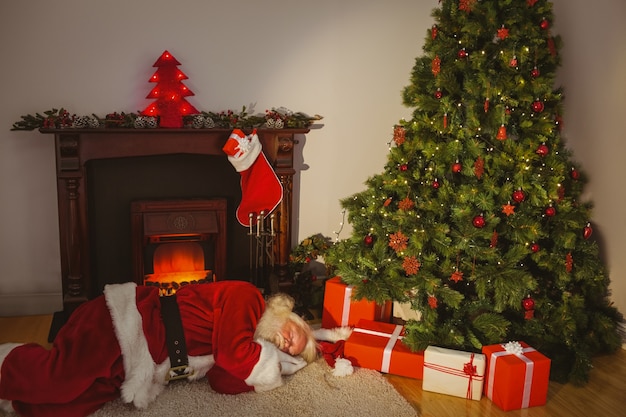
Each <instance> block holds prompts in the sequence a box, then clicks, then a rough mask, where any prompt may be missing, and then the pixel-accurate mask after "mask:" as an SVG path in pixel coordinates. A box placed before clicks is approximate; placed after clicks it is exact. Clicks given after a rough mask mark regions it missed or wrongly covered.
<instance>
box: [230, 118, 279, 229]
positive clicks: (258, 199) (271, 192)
mask: <svg viewBox="0 0 626 417" xmlns="http://www.w3.org/2000/svg"><path fill="white" fill-rule="evenodd" d="M222 150H223V151H224V152H225V153H226V154H227V155H228V160H229V161H230V163H231V164H232V165H233V167H235V169H236V170H237V172H239V173H240V174H241V203H240V204H239V207H238V208H237V213H236V214H237V220H238V221H239V223H241V224H242V225H243V226H248V227H249V226H250V218H251V217H250V215H252V218H254V219H256V217H257V216H258V215H260V214H261V212H264V213H265V217H267V216H268V215H269V214H270V212H272V210H274V209H275V208H276V206H278V204H279V203H280V202H281V200H282V199H283V186H282V185H281V183H280V181H279V180H278V177H277V176H276V173H275V172H274V169H273V168H272V167H271V165H270V164H269V162H268V161H267V158H266V157H265V154H263V150H262V149H261V142H259V137H258V136H257V134H256V129H255V130H254V131H253V132H252V134H250V135H248V136H246V135H245V134H244V133H243V132H242V131H241V130H239V129H235V130H233V132H232V133H231V134H230V137H229V138H228V141H226V144H225V145H224V147H223V148H222Z"/></svg>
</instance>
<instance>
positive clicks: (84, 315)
mask: <svg viewBox="0 0 626 417" xmlns="http://www.w3.org/2000/svg"><path fill="white" fill-rule="evenodd" d="M164 298H168V302H169V304H170V306H169V307H167V309H166V308H165V304H164V305H163V306H162V304H163V302H164V300H163V299H164ZM174 299H175V301H174V304H175V305H174V306H173V311H174V312H173V313H171V312H170V310H169V309H171V308H172V306H171V301H172V300H174ZM292 309H293V299H291V297H289V296H288V295H285V294H277V295H275V296H272V297H271V298H270V299H269V300H268V301H267V305H266V303H265V300H264V298H263V296H262V295H261V293H260V292H259V290H258V289H257V288H256V287H255V286H253V285H252V284H250V283H247V282H243V281H218V282H215V283H210V284H198V285H187V286H184V287H182V288H180V289H179V290H178V291H177V292H176V294H175V296H173V298H172V299H169V297H160V296H159V290H158V288H155V287H147V286H137V285H136V284H135V283H124V284H115V285H108V286H106V287H105V289H104V294H103V295H102V296H100V297H98V298H95V299H93V300H91V301H88V302H86V303H84V304H82V305H81V306H79V307H78V308H77V309H76V310H75V311H74V313H73V314H72V315H71V316H70V318H69V320H68V322H67V323H66V324H65V325H64V326H63V327H62V328H61V330H60V331H59V333H58V334H57V336H56V338H55V340H54V343H53V345H52V347H51V349H46V348H44V347H42V346H39V345H36V344H15V343H13V344H3V345H0V407H2V408H3V409H5V410H14V411H15V412H17V413H18V414H19V415H23V416H65V417H74V416H76V417H78V416H86V415H89V414H91V413H93V412H94V411H95V410H97V409H98V408H100V407H102V406H103V405H104V404H105V403H106V402H108V401H112V400H114V399H116V398H119V397H121V399H122V400H123V401H124V402H126V403H132V404H134V405H135V406H136V407H138V408H145V407H147V406H148V405H149V404H150V403H151V402H152V401H153V400H154V399H155V398H156V397H157V395H158V394H159V393H160V392H161V391H162V390H163V389H164V387H165V386H166V385H167V384H168V383H169V382H170V381H171V380H175V379H187V380H196V379H200V378H202V377H205V376H206V377H207V380H208V382H209V384H210V386H211V387H212V388H213V389H214V390H215V391H217V392H221V393H226V394H237V393H240V392H245V391H257V392H260V391H267V390H271V389H274V388H276V387H278V386H280V385H282V384H283V375H289V374H293V373H295V372H296V371H298V370H300V369H302V368H303V367H304V366H306V364H307V363H308V362H311V361H313V360H314V359H315V358H316V355H317V344H316V341H315V337H314V336H313V334H312V332H311V329H310V327H309V326H308V324H307V323H306V322H305V321H304V320H302V318H301V317H299V316H298V315H297V314H295V313H293V311H292ZM165 311H167V312H165ZM171 315H174V318H173V319H172V317H170V316H171ZM170 322H174V323H179V325H178V327H177V326H176V324H173V325H170V324H168V323H170ZM177 332H178V333H177Z"/></svg>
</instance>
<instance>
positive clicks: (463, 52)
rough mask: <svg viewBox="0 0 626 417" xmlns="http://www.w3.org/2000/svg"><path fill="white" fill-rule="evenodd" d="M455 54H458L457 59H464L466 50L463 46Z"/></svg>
mask: <svg viewBox="0 0 626 417" xmlns="http://www.w3.org/2000/svg"><path fill="white" fill-rule="evenodd" d="M457 55H458V57H459V59H465V58H467V51H466V50H465V48H463V49H461V50H460V51H459V52H458V54H457Z"/></svg>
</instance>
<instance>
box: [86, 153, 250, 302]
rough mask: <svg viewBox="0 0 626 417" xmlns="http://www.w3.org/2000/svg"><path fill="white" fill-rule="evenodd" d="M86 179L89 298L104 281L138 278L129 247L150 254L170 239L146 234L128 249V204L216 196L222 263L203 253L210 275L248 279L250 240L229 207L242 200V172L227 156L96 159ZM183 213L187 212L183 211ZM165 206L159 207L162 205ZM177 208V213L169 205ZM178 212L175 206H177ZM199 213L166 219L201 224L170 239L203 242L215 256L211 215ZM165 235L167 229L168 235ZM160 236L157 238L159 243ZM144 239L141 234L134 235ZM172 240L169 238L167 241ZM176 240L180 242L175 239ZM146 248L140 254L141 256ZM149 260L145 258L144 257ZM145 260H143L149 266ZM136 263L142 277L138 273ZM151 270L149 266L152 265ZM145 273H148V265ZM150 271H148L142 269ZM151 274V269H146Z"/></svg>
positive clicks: (206, 250)
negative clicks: (221, 216) (221, 214)
mask: <svg viewBox="0 0 626 417" xmlns="http://www.w3.org/2000/svg"><path fill="white" fill-rule="evenodd" d="M86 167H87V170H86V178H87V182H88V190H89V192H88V195H87V201H88V204H87V206H88V222H89V230H90V235H91V239H90V241H89V251H90V254H91V256H90V258H89V269H90V274H89V275H90V276H91V277H92V280H91V281H90V282H88V283H87V288H88V290H89V298H93V297H95V296H98V295H100V294H101V293H102V291H103V289H104V286H105V285H106V284H110V283H122V282H128V281H135V282H137V283H138V284H139V283H141V281H142V278H140V277H139V276H140V275H139V273H138V272H137V269H136V268H137V266H136V262H135V258H136V255H134V254H133V253H134V251H139V252H141V253H143V254H144V255H146V254H150V251H154V250H155V249H156V247H157V246H159V245H162V244H163V243H165V242H166V241H167V240H168V239H174V237H173V236H168V233H166V232H165V231H163V230H162V231H160V232H159V233H156V232H154V233H153V232H151V233H150V236H152V238H153V241H152V242H151V245H148V243H150V242H144V243H145V244H142V245H141V247H140V248H139V249H137V248H135V249H133V243H132V240H133V238H132V236H134V232H133V227H134V226H133V224H132V221H131V220H132V219H131V218H132V216H131V213H132V212H133V209H132V205H133V204H134V203H136V202H141V201H153V202H155V203H156V202H167V201H170V202H173V201H188V202H194V201H196V202H200V201H208V200H221V201H222V203H221V204H223V205H224V206H225V207H224V210H225V220H224V222H225V226H224V227H223V229H224V230H227V232H226V233H227V234H228V236H227V239H225V242H226V243H225V245H226V251H225V255H224V256H225V259H226V261H225V263H226V265H225V266H222V268H224V269H223V270H222V272H221V273H220V272H218V271H219V268H218V265H216V264H215V261H214V259H213V255H209V256H205V262H206V265H207V267H206V268H205V270H211V271H212V273H213V274H215V279H217V280H223V279H240V280H244V281H249V280H250V279H251V278H250V263H249V255H248V252H247V251H248V248H249V237H248V230H247V228H245V227H242V226H241V225H240V224H239V223H238V222H237V219H236V217H235V210H236V208H237V207H238V205H239V202H240V201H241V185H240V175H239V173H237V172H236V171H235V170H234V169H233V167H232V165H231V164H230V162H228V159H227V158H224V157H221V156H213V155H192V154H168V155H157V156H140V157H129V158H107V159H94V160H90V161H89V162H88V163H87V164H86ZM185 210H186V211H185ZM185 210H183V212H182V213H185V212H186V213H192V212H194V210H195V209H185ZM162 211H163V210H162ZM174 211H175V210H174ZM179 211H180V210H179ZM211 216H213V215H209V214H206V215H204V217H202V216H199V214H198V213H195V214H193V216H191V217H189V216H188V215H185V216H184V217H177V216H174V217H172V219H171V221H172V222H174V223H177V224H178V225H179V226H180V225H181V224H183V223H184V222H185V221H186V222H188V223H189V224H192V223H193V222H195V223H196V225H197V224H198V223H202V227H203V228H204V229H202V232H198V231H196V232H194V233H191V234H189V233H188V235H190V236H186V237H184V236H182V234H181V233H180V232H179V235H178V236H177V237H176V239H178V240H180V239H187V240H194V241H195V242H196V243H197V244H198V245H200V246H202V247H203V252H204V253H213V252H214V250H217V249H215V248H213V247H212V246H213V245H215V239H216V237H215V236H212V234H214V233H215V231H214V230H213V231H212V230H211V228H212V227H213V226H210V225H209V223H211V222H213V223H215V222H216V221H217V217H215V216H214V217H215V218H213V219H212V218H211ZM157 218H158V215H157V214H156V213H152V214H151V215H150V216H149V219H150V221H154V222H156V221H157V220H156V219H157ZM142 227H143V226H142ZM170 234H171V233H170ZM157 235H158V242H157V241H156V240H157ZM140 239H142V238H140ZM169 243H174V242H169ZM179 243H180V242H179ZM144 252H146V253H144ZM150 262H151V261H150ZM150 262H145V264H150ZM143 268H144V267H143V266H142V272H141V276H143V275H144V270H143ZM150 268H152V266H151V264H150ZM148 271H149V270H148ZM145 273H148V272H145ZM150 273H151V271H150Z"/></svg>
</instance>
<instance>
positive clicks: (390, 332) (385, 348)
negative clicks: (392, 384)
mask: <svg viewBox="0 0 626 417" xmlns="http://www.w3.org/2000/svg"><path fill="white" fill-rule="evenodd" d="M403 337H404V327H403V326H401V325H395V324H391V323H381V322H378V321H372V320H364V319H361V320H360V321H359V323H358V324H357V326H356V327H355V328H354V330H353V331H352V334H351V335H350V337H349V338H348V340H346V343H345V345H344V351H343V353H344V356H345V358H346V359H348V360H349V361H350V362H352V364H353V365H354V366H358V367H361V368H367V369H375V370H377V371H381V372H384V373H389V374H393V375H401V376H407V377H409V378H416V379H422V376H423V375H424V352H423V351H422V352H412V351H411V350H410V349H409V348H408V347H407V346H405V345H404V344H403V343H402V338H403Z"/></svg>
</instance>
